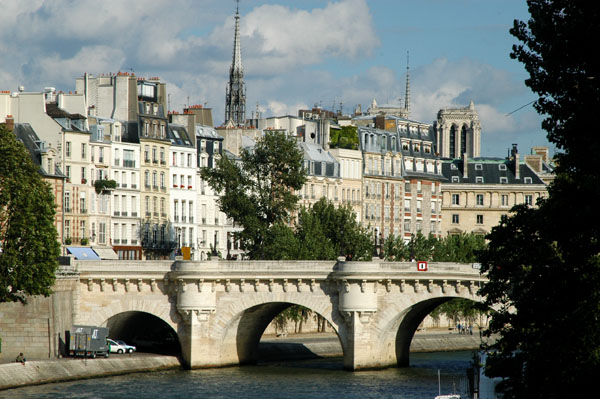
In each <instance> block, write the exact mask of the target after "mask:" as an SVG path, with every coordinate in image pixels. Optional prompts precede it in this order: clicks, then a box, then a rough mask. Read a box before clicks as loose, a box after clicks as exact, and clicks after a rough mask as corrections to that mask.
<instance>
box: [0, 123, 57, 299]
mask: <svg viewBox="0 0 600 399" xmlns="http://www.w3.org/2000/svg"><path fill="white" fill-rule="evenodd" d="M0 160H1V161H0V302H15V301H21V302H26V299H27V296H30V295H44V296H48V295H50V293H51V292H52V291H51V287H52V285H53V284H54V280H55V272H56V269H57V267H58V256H59V255H60V245H59V243H58V241H57V237H58V235H57V232H56V227H55V226H54V215H55V209H54V197H53V195H52V192H51V190H50V186H49V185H48V184H47V183H45V182H44V181H43V180H42V178H41V176H40V174H39V173H38V168H37V167H36V166H35V165H34V164H33V162H32V160H31V158H30V156H29V154H28V152H27V150H26V149H25V147H24V146H23V144H21V143H19V142H18V141H17V140H16V138H15V136H14V134H13V133H12V132H10V131H8V130H7V129H6V128H5V127H4V126H2V125H0Z"/></svg>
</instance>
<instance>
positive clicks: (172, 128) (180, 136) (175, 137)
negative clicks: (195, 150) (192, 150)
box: [167, 123, 195, 147]
mask: <svg viewBox="0 0 600 399" xmlns="http://www.w3.org/2000/svg"><path fill="white" fill-rule="evenodd" d="M167 137H168V139H169V140H170V141H171V145H176V146H181V147H195V142H194V141H193V140H191V139H190V136H189V135H188V131H187V129H186V128H185V126H182V125H177V124H174V123H169V124H168V136H167Z"/></svg>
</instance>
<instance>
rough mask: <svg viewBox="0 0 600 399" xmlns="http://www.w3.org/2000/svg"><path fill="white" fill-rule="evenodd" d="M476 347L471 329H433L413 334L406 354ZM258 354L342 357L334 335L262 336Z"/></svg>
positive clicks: (296, 357) (476, 339) (478, 342)
mask: <svg viewBox="0 0 600 399" xmlns="http://www.w3.org/2000/svg"><path fill="white" fill-rule="evenodd" d="M480 345H481V338H480V333H479V330H474V331H473V334H458V333H457V332H456V331H455V330H448V329H447V328H433V329H426V330H420V331H417V332H416V333H415V335H414V337H413V340H412V342H411V346H410V351H411V352H414V353H416V352H446V351H463V350H478V349H479V348H480ZM258 351H259V358H260V359H261V361H271V360H279V359H290V360H301V359H316V358H320V357H340V356H343V353H342V346H341V345H340V341H339V339H338V337H337V335H335V333H311V334H288V335H285V336H274V335H270V336H263V338H262V339H261V341H260V344H259V348H258Z"/></svg>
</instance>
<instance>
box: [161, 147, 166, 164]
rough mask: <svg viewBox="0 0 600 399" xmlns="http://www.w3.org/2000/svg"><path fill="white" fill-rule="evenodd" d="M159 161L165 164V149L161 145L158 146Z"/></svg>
mask: <svg viewBox="0 0 600 399" xmlns="http://www.w3.org/2000/svg"><path fill="white" fill-rule="evenodd" d="M160 163H161V164H163V165H164V164H166V163H167V161H166V158H165V149H164V148H163V147H160Z"/></svg>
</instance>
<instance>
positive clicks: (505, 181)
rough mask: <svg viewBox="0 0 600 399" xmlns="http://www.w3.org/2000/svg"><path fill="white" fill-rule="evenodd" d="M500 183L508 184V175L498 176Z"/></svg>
mask: <svg viewBox="0 0 600 399" xmlns="http://www.w3.org/2000/svg"><path fill="white" fill-rule="evenodd" d="M500 184H508V177H500Z"/></svg>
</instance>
